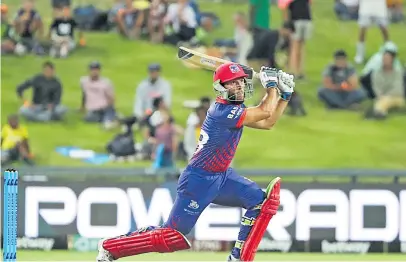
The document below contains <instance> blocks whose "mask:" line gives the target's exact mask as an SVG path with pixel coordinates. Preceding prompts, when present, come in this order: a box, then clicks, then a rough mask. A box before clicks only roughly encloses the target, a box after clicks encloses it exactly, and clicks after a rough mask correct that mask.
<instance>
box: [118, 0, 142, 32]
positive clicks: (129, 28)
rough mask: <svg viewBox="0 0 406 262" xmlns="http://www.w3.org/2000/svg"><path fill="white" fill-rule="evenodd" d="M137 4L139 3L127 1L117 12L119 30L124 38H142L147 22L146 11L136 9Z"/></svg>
mask: <svg viewBox="0 0 406 262" xmlns="http://www.w3.org/2000/svg"><path fill="white" fill-rule="evenodd" d="M137 2H139V1H133V0H125V4H124V6H123V8H121V9H119V10H118V12H117V18H116V22H117V28H118V30H119V32H120V33H121V34H122V35H123V36H125V37H128V38H130V39H136V38H138V37H139V36H140V34H141V29H142V26H143V24H144V20H145V13H144V9H140V8H136V7H134V6H135V5H137ZM142 2H143V3H144V2H145V1H142ZM147 4H148V3H147Z"/></svg>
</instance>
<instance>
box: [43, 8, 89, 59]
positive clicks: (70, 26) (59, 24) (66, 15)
mask: <svg viewBox="0 0 406 262" xmlns="http://www.w3.org/2000/svg"><path fill="white" fill-rule="evenodd" d="M77 26H78V25H77V23H76V21H75V20H74V19H73V18H72V15H71V12H70V9H68V8H65V9H64V10H63V14H62V16H61V17H56V18H55V19H54V20H53V22H52V24H51V26H50V30H49V35H50V38H51V41H52V46H51V50H50V55H51V56H53V57H55V56H57V57H61V58H65V57H67V56H68V54H69V53H70V52H71V51H72V50H73V49H74V48H75V47H76V42H75V30H76V29H77ZM79 38H80V39H83V35H82V32H79Z"/></svg>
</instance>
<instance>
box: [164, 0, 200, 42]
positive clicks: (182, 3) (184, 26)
mask: <svg viewBox="0 0 406 262" xmlns="http://www.w3.org/2000/svg"><path fill="white" fill-rule="evenodd" d="M164 23H165V26H166V27H167V28H171V29H169V30H167V33H166V36H165V38H164V42H166V43H169V44H172V45H177V44H178V43H179V42H188V41H190V40H191V39H192V38H193V37H194V36H195V35H196V27H197V18H196V13H195V12H194V11H193V8H192V7H191V6H190V5H189V2H188V0H177V2H176V3H172V4H170V5H169V7H168V12H167V14H166V16H165V18H164ZM168 26H169V27H168Z"/></svg>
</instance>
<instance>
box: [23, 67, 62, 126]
mask: <svg viewBox="0 0 406 262" xmlns="http://www.w3.org/2000/svg"><path fill="white" fill-rule="evenodd" d="M42 68H43V71H42V74H37V75H35V76H34V77H32V78H30V79H28V80H26V81H25V82H24V83H22V84H20V85H19V86H18V87H17V95H18V97H19V98H20V99H21V100H23V104H24V105H23V106H22V107H21V108H20V114H21V115H22V116H23V117H25V118H26V119H27V120H29V121H38V122H48V121H51V120H61V119H62V117H63V115H64V114H65V112H66V108H65V107H64V106H62V105H61V104H60V103H61V97H62V84H61V82H60V81H59V79H58V78H57V77H56V76H55V67H54V64H52V63H51V62H45V63H44V64H43V66H42ZM28 88H33V96H32V102H31V103H29V102H27V101H25V99H24V97H23V93H24V91H25V90H26V89H28Z"/></svg>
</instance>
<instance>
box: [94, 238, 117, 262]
mask: <svg viewBox="0 0 406 262" xmlns="http://www.w3.org/2000/svg"><path fill="white" fill-rule="evenodd" d="M105 240H106V239H102V240H100V241H99V243H98V245H97V246H98V250H99V254H98V255H97V257H96V262H112V261H114V258H113V256H112V255H111V254H110V252H109V251H107V250H105V249H104V248H103V242H104V241H105Z"/></svg>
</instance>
